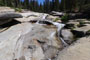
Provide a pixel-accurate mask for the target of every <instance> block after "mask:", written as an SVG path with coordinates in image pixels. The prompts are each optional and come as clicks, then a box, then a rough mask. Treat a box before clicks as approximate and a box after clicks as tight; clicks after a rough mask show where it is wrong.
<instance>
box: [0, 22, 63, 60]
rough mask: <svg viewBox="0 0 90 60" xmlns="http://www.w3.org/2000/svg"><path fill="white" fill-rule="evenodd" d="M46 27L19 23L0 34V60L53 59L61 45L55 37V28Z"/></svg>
mask: <svg viewBox="0 0 90 60" xmlns="http://www.w3.org/2000/svg"><path fill="white" fill-rule="evenodd" d="M47 26H48V25H39V24H30V23H21V24H17V25H14V26H11V27H10V28H9V29H7V30H6V31H3V32H2V33H0V42H1V43H0V59H1V60H45V59H47V58H49V59H51V58H52V57H54V56H55V55H56V54H57V51H58V49H62V43H61V41H60V40H58V39H57V37H56V36H55V32H56V28H52V27H50V26H48V27H47ZM52 47H54V48H52ZM48 49H49V50H48ZM51 51H54V52H53V53H52V52H51ZM49 52H50V54H49V55H47V54H48V53H49ZM52 54H53V55H52Z"/></svg>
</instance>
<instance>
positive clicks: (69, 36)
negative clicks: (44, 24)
mask: <svg viewBox="0 0 90 60" xmlns="http://www.w3.org/2000/svg"><path fill="white" fill-rule="evenodd" d="M61 36H62V38H63V39H64V40H65V41H66V42H67V43H69V44H70V43H71V42H73V41H74V35H73V33H72V32H71V31H70V30H69V29H62V30H61Z"/></svg>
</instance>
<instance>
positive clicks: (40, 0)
mask: <svg viewBox="0 0 90 60" xmlns="http://www.w3.org/2000/svg"><path fill="white" fill-rule="evenodd" d="M22 1H24V0H22ZM51 1H52V0H51ZM43 2H44V0H38V3H39V4H40V3H42V4H43Z"/></svg>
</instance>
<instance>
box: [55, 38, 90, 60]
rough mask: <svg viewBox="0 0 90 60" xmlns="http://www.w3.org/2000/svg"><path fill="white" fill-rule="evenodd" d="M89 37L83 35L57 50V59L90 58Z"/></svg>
mask: <svg viewBox="0 0 90 60" xmlns="http://www.w3.org/2000/svg"><path fill="white" fill-rule="evenodd" d="M89 41H90V37H83V38H81V39H79V40H78V41H77V42H76V43H74V44H72V45H71V46H69V47H67V48H65V49H63V50H62V51H60V52H59V55H58V57H57V60H90V53H89V52H90V42H89Z"/></svg>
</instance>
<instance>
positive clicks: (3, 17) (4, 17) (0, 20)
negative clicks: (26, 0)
mask: <svg viewBox="0 0 90 60" xmlns="http://www.w3.org/2000/svg"><path fill="white" fill-rule="evenodd" d="M21 17H22V16H21V15H20V14H17V13H15V12H13V13H10V12H3V13H0V25H2V24H5V23H8V22H10V21H12V20H13V18H21Z"/></svg>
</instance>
